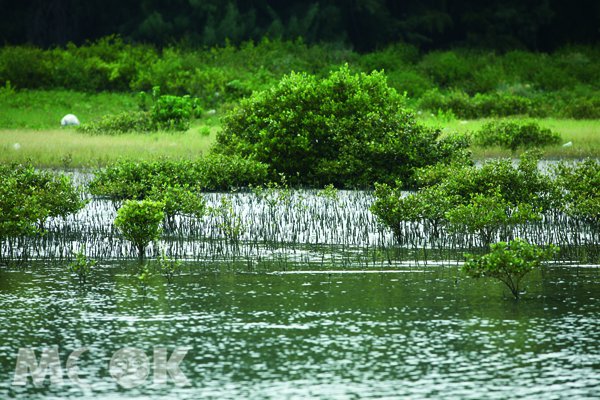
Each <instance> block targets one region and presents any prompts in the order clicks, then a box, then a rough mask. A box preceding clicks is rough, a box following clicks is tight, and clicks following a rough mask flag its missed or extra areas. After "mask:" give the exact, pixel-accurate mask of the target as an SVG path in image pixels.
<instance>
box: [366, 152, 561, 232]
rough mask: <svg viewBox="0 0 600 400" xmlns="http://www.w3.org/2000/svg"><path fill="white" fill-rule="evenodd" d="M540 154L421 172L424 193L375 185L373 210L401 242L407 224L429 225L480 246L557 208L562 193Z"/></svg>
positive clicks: (420, 179)
mask: <svg viewBox="0 0 600 400" xmlns="http://www.w3.org/2000/svg"><path fill="white" fill-rule="evenodd" d="M538 157H539V155H537V154H525V155H522V158H521V162H520V164H519V165H518V166H517V167H515V166H513V164H512V161H511V160H509V159H506V160H495V161H490V162H487V163H485V164H484V165H482V166H481V167H475V166H464V165H450V166H445V165H436V166H432V167H428V168H425V169H422V170H419V171H418V172H417V174H416V176H415V182H416V183H417V184H418V185H420V186H421V189H420V190H419V191H417V192H415V193H411V194H408V195H404V194H403V193H402V191H401V185H399V184H397V185H396V187H394V186H390V185H388V184H378V185H376V186H375V188H376V189H375V201H374V203H373V205H372V206H371V211H372V212H373V214H375V216H376V217H377V218H378V220H379V221H381V222H382V223H383V224H384V225H386V226H388V227H389V228H391V229H392V231H393V232H394V234H395V236H396V238H397V239H398V241H399V242H402V232H403V231H402V229H401V227H402V225H403V224H404V223H405V222H420V223H423V224H426V225H427V227H428V229H429V230H430V232H431V233H432V234H434V236H436V235H437V234H438V233H439V230H440V229H441V228H444V229H447V231H448V232H449V233H471V234H477V235H478V236H479V239H480V240H481V243H482V244H489V243H490V242H491V241H493V239H494V238H495V237H496V236H497V235H498V233H499V232H500V233H505V235H504V236H508V232H509V229H508V228H510V227H512V226H514V225H517V224H524V223H527V222H533V221H538V220H539V219H540V217H541V214H542V213H543V212H545V211H548V210H553V209H556V208H557V207H558V206H559V204H561V202H562V194H561V192H560V190H559V188H558V187H557V185H556V183H555V182H554V181H552V180H551V179H549V178H548V177H547V176H545V175H543V174H542V173H541V172H540V171H539V169H538V167H537V161H538Z"/></svg>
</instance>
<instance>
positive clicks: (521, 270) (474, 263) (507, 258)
mask: <svg viewBox="0 0 600 400" xmlns="http://www.w3.org/2000/svg"><path fill="white" fill-rule="evenodd" d="M490 250H491V251H490V253H488V254H485V255H483V256H473V255H472V254H467V255H466V257H467V261H466V262H465V264H464V265H463V271H464V272H465V273H466V274H467V275H469V276H471V277H472V278H482V277H486V278H495V279H498V280H499V281H501V282H503V283H504V284H505V285H506V286H507V287H508V288H509V289H510V291H511V293H512V294H513V296H514V297H515V299H519V297H520V296H521V286H520V285H521V280H522V279H523V277H524V276H525V275H527V274H528V273H529V272H531V271H533V270H534V269H536V268H539V267H540V266H541V265H542V262H543V261H546V260H548V259H550V258H551V257H553V256H554V255H555V254H556V252H557V251H558V247H556V246H553V245H550V246H548V248H545V249H544V248H542V247H540V246H536V245H534V244H529V243H528V242H526V241H525V240H522V239H518V238H517V239H515V240H511V241H510V242H508V243H507V242H498V243H494V244H492V245H491V246H490Z"/></svg>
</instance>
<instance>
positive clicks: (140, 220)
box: [115, 200, 165, 259]
mask: <svg viewBox="0 0 600 400" xmlns="http://www.w3.org/2000/svg"><path fill="white" fill-rule="evenodd" d="M164 207H165V204H164V203H163V202H159V201H152V200H127V201H125V202H124V203H123V205H122V206H121V208H119V210H118V211H117V218H116V219H115V226H116V227H117V228H118V229H119V231H121V233H122V234H123V236H124V237H125V238H126V239H127V240H129V241H131V242H132V243H133V245H134V246H135V247H136V249H137V251H138V256H139V258H140V259H143V258H144V254H145V252H146V247H147V246H148V244H149V243H150V242H152V241H154V240H157V239H158V238H159V237H160V234H161V224H162V222H163V220H164V218H165V213H164Z"/></svg>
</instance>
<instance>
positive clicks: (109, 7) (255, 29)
mask: <svg viewBox="0 0 600 400" xmlns="http://www.w3.org/2000/svg"><path fill="white" fill-rule="evenodd" d="M0 5H1V7H0V10H1V12H0V26H1V27H2V28H1V29H0V43H3V44H23V43H30V44H34V45H38V46H43V47H51V46H55V45H64V44H66V43H68V42H74V43H76V44H80V43H83V42H84V41H85V40H93V39H97V38H99V37H102V36H105V35H109V34H113V33H117V34H120V35H122V36H123V37H124V38H126V39H128V40H132V41H136V42H149V43H153V44H157V45H165V44H173V43H184V44H190V45H192V46H204V45H215V44H222V43H224V42H225V41H226V40H229V41H231V42H233V43H238V42H240V41H243V40H249V39H259V38H261V37H263V36H270V37H275V38H284V39H295V38H297V37H300V36H301V37H303V38H304V40H305V41H307V42H309V43H315V42H333V43H340V44H343V45H345V46H352V47H353V48H355V49H356V50H359V51H367V50H373V49H375V48H381V47H384V46H385V45H387V44H389V43H392V42H397V41H406V42H409V43H412V44H416V45H418V46H419V47H421V48H423V49H432V48H444V47H449V46H456V45H459V46H469V47H485V48H496V49H499V50H504V49H512V48H526V49H530V50H543V51H549V50H553V49H554V48H556V47H558V46H562V45H565V44H573V43H586V44H590V43H591V44H594V43H597V42H598V39H599V37H600V2H598V1H597V0H573V1H570V2H565V1H561V0H487V1H479V0H465V1H447V0H405V1H394V0H315V1H312V2H304V1H299V0H285V1H284V0H247V1H241V0H230V1H221V0H170V1H161V0H87V1H78V0H29V1H22V0H18V1H15V0H0Z"/></svg>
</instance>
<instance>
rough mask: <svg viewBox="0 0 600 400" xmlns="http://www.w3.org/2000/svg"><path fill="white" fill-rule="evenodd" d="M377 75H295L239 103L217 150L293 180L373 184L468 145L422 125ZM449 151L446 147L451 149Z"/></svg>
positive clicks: (406, 173)
mask: <svg viewBox="0 0 600 400" xmlns="http://www.w3.org/2000/svg"><path fill="white" fill-rule="evenodd" d="M403 103H404V98H403V97H402V96H400V95H399V94H398V93H397V92H396V91H395V90H394V89H392V88H390V87H389V86H388V85H387V83H386V79H385V76H384V75H383V73H380V72H373V73H372V74H369V75H367V74H364V73H362V74H352V73H351V72H350V70H349V68H348V66H347V65H346V66H344V67H342V68H340V69H339V70H337V71H335V72H333V73H331V74H330V75H329V77H327V78H325V79H321V80H320V79H317V78H316V77H315V76H313V75H308V74H298V73H292V74H290V75H287V76H285V77H284V78H283V79H282V80H281V81H280V82H279V84H278V85H277V86H275V87H273V88H271V89H269V90H266V91H262V92H258V93H254V94H253V95H252V96H251V97H250V98H248V99H245V100H242V102H241V104H240V106H239V107H238V108H237V109H235V110H234V111H233V112H232V113H231V114H230V115H229V116H228V117H227V119H226V120H225V122H224V127H223V131H222V132H221V133H220V134H219V135H218V136H217V142H218V144H217V151H218V152H221V153H225V154H239V155H242V156H246V157H254V158H255V159H256V160H258V161H261V162H264V163H267V164H269V165H270V166H271V167H272V168H273V170H274V172H276V173H284V174H285V175H286V176H288V177H289V180H290V182H291V183H301V184H307V185H311V186H319V187H322V186H324V185H326V184H329V183H333V184H335V185H336V186H345V187H370V186H372V185H373V182H375V181H379V182H393V181H394V180H396V179H398V178H400V179H402V180H407V178H409V177H410V176H411V174H412V172H413V169H414V168H416V167H423V166H426V165H431V164H434V163H436V162H438V161H448V160H449V159H451V158H452V157H454V156H456V155H457V154H461V155H462V152H461V150H463V149H464V148H465V147H466V144H465V143H464V142H463V141H455V140H454V139H452V138H449V139H444V140H438V138H439V136H440V131H439V130H432V129H429V128H426V127H424V126H422V125H419V124H418V123H417V122H416V120H415V118H414V116H413V114H412V113H410V112H409V111H407V110H406V109H405V108H403ZM449 149H451V151H448V150H449Z"/></svg>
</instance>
